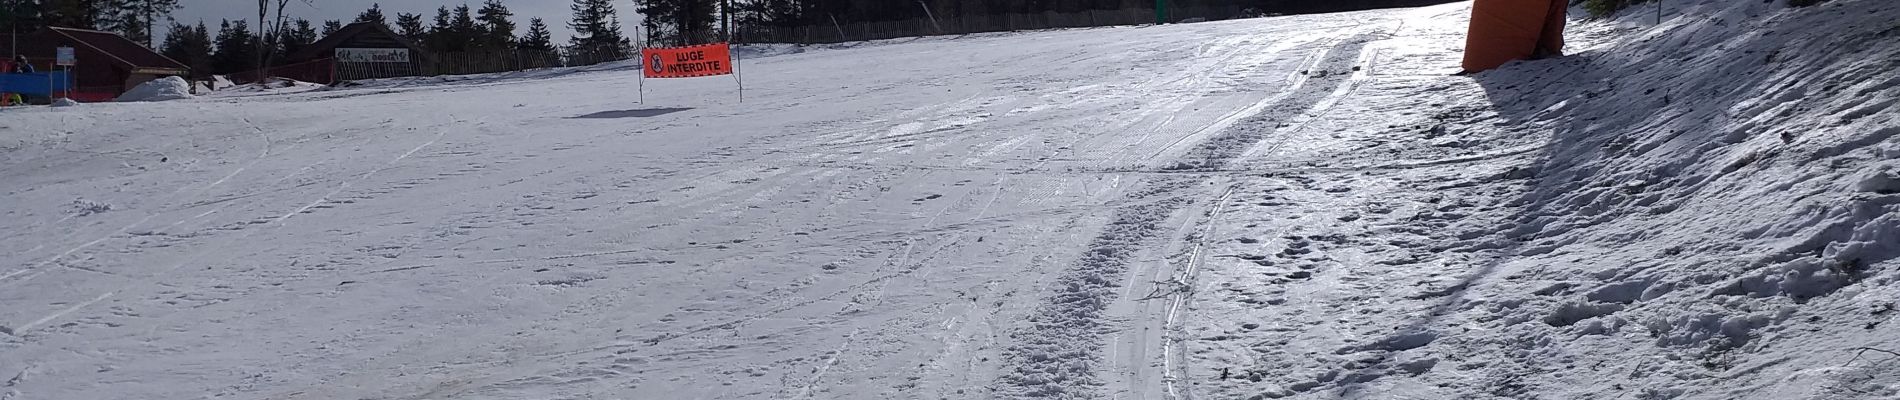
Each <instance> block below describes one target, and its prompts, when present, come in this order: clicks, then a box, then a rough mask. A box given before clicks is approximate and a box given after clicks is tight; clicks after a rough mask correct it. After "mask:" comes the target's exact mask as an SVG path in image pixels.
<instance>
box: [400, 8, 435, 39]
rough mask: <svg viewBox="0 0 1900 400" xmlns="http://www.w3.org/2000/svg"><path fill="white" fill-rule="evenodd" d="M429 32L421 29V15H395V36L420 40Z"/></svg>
mask: <svg viewBox="0 0 1900 400" xmlns="http://www.w3.org/2000/svg"><path fill="white" fill-rule="evenodd" d="M428 33H429V31H428V30H427V29H425V28H423V27H422V14H410V13H396V34H399V35H402V37H404V38H408V39H409V40H412V41H415V40H422V38H423V36H425V35H427V34H428Z"/></svg>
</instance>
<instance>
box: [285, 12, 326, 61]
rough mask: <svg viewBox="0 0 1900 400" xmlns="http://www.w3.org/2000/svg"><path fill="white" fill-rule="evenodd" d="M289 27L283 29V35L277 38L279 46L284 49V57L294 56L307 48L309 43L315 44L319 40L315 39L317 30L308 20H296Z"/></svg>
mask: <svg viewBox="0 0 1900 400" xmlns="http://www.w3.org/2000/svg"><path fill="white" fill-rule="evenodd" d="M290 25H291V26H290V27H289V29H284V30H283V32H284V34H283V35H281V36H280V37H279V38H278V40H279V42H280V43H281V44H280V45H281V46H282V47H283V48H284V55H285V56H289V55H290V54H294V53H296V52H297V51H298V50H303V48H305V47H309V46H310V44H311V43H316V42H317V39H319V38H318V37H317V28H316V27H315V26H312V25H311V24H310V20H307V19H303V18H298V19H297V21H296V22H294V23H291V24H290ZM286 61H288V60H286Z"/></svg>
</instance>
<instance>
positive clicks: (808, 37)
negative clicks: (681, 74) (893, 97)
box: [655, 6, 1251, 45]
mask: <svg viewBox="0 0 1900 400" xmlns="http://www.w3.org/2000/svg"><path fill="white" fill-rule="evenodd" d="M1244 16H1251V15H1248V14H1247V10H1246V9H1244V8H1242V7H1240V6H1227V7H1183V8H1177V9H1172V10H1170V11H1169V15H1168V20H1169V21H1171V22H1181V21H1216V20H1223V19H1232V18H1237V17H1244ZM1154 22H1155V11H1154V9H1147V8H1133V9H1124V10H1089V11H1082V12H1073V13H1058V12H1053V11H1052V12H1043V13H1030V14H998V15H972V16H956V17H939V18H936V19H930V18H922V19H912V20H902V21H883V22H855V23H840V24H819V25H806V26H790V27H775V26H745V27H740V28H737V29H734V30H733V32H732V36H733V37H732V38H731V41H733V42H738V43H796V44H828V43H843V42H856V41H865V40H883V39H896V38H904V37H918V36H933V35H963V34H971V33H985V32H1009V31H1020V30H1035V29H1061V28H1085V27H1097V26H1122V25H1140V24H1151V23H1154ZM692 36H696V37H699V36H718V35H716V34H713V35H706V34H697V35H692ZM673 38H677V36H666V37H661V38H657V39H658V40H659V42H658V43H655V44H656V45H670V44H673V43H667V42H669V40H667V39H673Z"/></svg>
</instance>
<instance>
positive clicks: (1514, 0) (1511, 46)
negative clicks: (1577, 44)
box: [1464, 0, 1568, 72]
mask: <svg viewBox="0 0 1900 400" xmlns="http://www.w3.org/2000/svg"><path fill="white" fill-rule="evenodd" d="M1567 3H1568V2H1566V1H1565V0H1477V1H1476V2H1475V3H1474V4H1472V5H1471V32H1470V34H1469V35H1468V36H1466V38H1465V62H1464V67H1465V72H1478V71H1484V70H1488V69H1492V68H1497V67H1498V66H1500V65H1504V63H1507V62H1511V60H1517V59H1525V58H1533V57H1538V56H1550V55H1557V54H1561V52H1562V51H1563V43H1564V38H1563V31H1564V14H1565V10H1566V7H1568V4H1567Z"/></svg>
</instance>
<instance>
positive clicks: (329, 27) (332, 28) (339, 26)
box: [323, 19, 343, 37]
mask: <svg viewBox="0 0 1900 400" xmlns="http://www.w3.org/2000/svg"><path fill="white" fill-rule="evenodd" d="M340 30H343V21H338V20H334V19H331V20H324V21H323V36H324V37H329V36H330V35H334V34H336V31H340Z"/></svg>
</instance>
